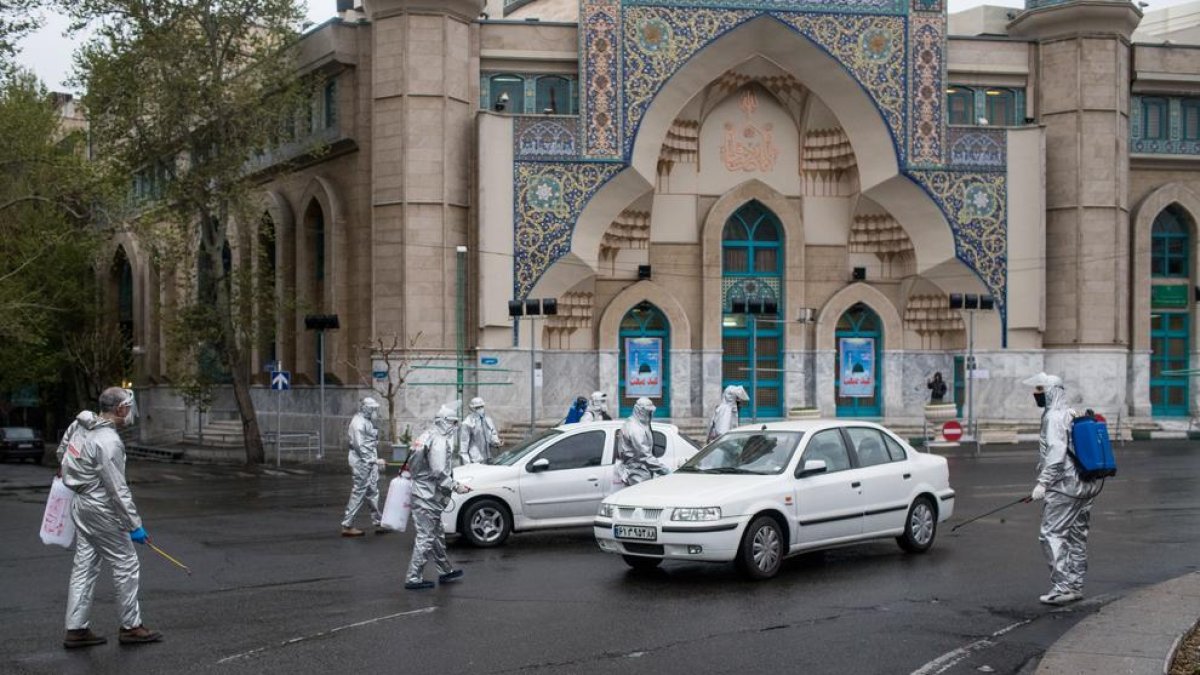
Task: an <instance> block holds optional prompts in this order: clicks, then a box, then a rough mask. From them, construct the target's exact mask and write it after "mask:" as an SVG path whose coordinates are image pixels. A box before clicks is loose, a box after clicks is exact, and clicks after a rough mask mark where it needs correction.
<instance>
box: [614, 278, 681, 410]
mask: <svg viewBox="0 0 1200 675" xmlns="http://www.w3.org/2000/svg"><path fill="white" fill-rule="evenodd" d="M618 342H619V343H620V348H621V365H620V371H621V375H620V399H621V400H620V404H619V409H620V415H621V417H628V416H629V415H630V414H631V413H632V412H633V404H634V403H637V400H638V399H639V398H641V397H642V396H646V397H647V398H649V399H650V400H652V401H654V407H655V411H654V417H656V418H660V417H670V416H671V324H669V323H667V317H666V316H665V315H664V314H663V313H662V310H660V309H659V308H658V307H655V306H654V305H652V304H650V303H649V302H642V303H638V305H637V306H636V307H634V308H633V309H631V310H629V311H628V312H626V313H625V317H624V318H623V319H621V332H620V334H619V340H618Z"/></svg>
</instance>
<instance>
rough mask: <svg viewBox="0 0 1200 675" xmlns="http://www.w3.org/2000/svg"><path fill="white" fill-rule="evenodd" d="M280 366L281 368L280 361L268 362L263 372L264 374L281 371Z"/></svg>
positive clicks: (264, 365)
mask: <svg viewBox="0 0 1200 675" xmlns="http://www.w3.org/2000/svg"><path fill="white" fill-rule="evenodd" d="M279 366H280V363H279V362H278V361H267V362H266V363H264V364H263V372H264V373H273V372H275V371H277V370H279V369H280V368H279Z"/></svg>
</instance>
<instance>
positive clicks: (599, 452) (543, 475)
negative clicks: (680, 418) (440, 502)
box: [442, 420, 700, 547]
mask: <svg viewBox="0 0 1200 675" xmlns="http://www.w3.org/2000/svg"><path fill="white" fill-rule="evenodd" d="M623 424H624V422H622V421H617V420H614V421H611V422H592V423H588V424H570V425H564V426H560V427H557V428H554V429H550V430H548V431H546V432H544V433H542V434H540V435H537V436H534V437H533V438H532V439H530V440H527V441H525V442H523V443H520V444H519V445H517V446H516V447H514V448H512V449H510V450H508V451H507V452H505V453H503V454H501V455H499V456H496V457H493V458H491V459H490V460H488V462H487V463H481V464H468V465H466V466H460V467H458V468H456V469H455V470H454V478H455V479H456V480H458V481H459V482H462V483H466V484H467V485H469V486H471V492H469V493H466V494H462V495H454V500H453V502H452V503H451V504H450V508H449V510H447V511H446V512H445V513H444V514H442V524H443V525H444V526H445V528H446V533H447V534H455V533H458V534H461V535H463V536H464V537H465V538H466V540H467V541H468V542H470V543H472V544H474V545H475V546H484V547H488V546H499V545H501V544H503V543H504V541H505V540H506V539H508V535H509V534H510V533H512V532H520V531H523V530H540V529H549V528H556V527H586V526H588V525H590V524H591V523H592V519H593V517H594V516H595V515H596V507H598V506H599V505H600V500H602V499H604V498H605V497H607V496H608V495H610V494H612V493H613V492H614V491H615V490H618V489H620V488H622V487H624V486H623V485H622V484H621V483H620V482H619V481H618V482H617V483H616V484H615V485H614V483H613V480H614V479H613V457H614V454H615V453H614V451H615V447H616V442H617V436H618V435H619V434H620V431H621V427H622V425H623ZM651 432H652V434H653V436H654V454H655V456H657V457H658V458H659V459H660V461H662V463H663V464H664V465H665V466H666V467H667V468H669V469H671V470H675V469H676V468H677V467H678V466H679V465H680V464H682V463H683V462H685V461H687V460H688V459H689V458H691V457H692V456H693V455H695V454H696V452H697V451H698V450H699V449H700V448H699V445H697V444H696V443H695V442H693V441H691V440H690V439H688V438H687V437H686V436H683V435H682V434H680V433H679V429H678V428H677V427H675V426H674V425H671V424H658V423H653V424H651Z"/></svg>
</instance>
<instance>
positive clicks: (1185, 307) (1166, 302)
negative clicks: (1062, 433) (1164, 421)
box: [1150, 204, 1192, 417]
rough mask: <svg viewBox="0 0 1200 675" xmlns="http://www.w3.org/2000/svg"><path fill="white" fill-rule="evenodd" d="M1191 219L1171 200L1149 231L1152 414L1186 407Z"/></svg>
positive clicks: (1178, 413)
mask: <svg viewBox="0 0 1200 675" xmlns="http://www.w3.org/2000/svg"><path fill="white" fill-rule="evenodd" d="M1191 229H1192V227H1191V218H1190V217H1189V216H1188V214H1187V213H1186V212H1184V211H1183V210H1182V209H1180V208H1179V207H1178V206H1176V205H1174V204H1172V205H1171V206H1168V207H1167V208H1165V209H1163V210H1162V212H1161V213H1159V214H1158V216H1157V217H1155V219H1154V226H1153V229H1151V231H1150V277H1151V284H1152V285H1151V288H1150V307H1151V309H1150V311H1151V314H1150V351H1151V353H1150V407H1151V411H1152V413H1153V415H1154V416H1155V417H1186V416H1188V414H1189V412H1190V410H1191V397H1190V395H1189V392H1188V382H1189V379H1190V377H1189V376H1188V375H1186V374H1182V373H1179V374H1172V373H1173V372H1176V371H1186V370H1188V369H1190V368H1191V345H1192V333H1191V308H1192V302H1191V301H1192V297H1191V296H1192V279H1191V256H1190V255H1189V251H1190V250H1191Z"/></svg>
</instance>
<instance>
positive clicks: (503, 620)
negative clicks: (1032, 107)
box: [0, 441, 1200, 675]
mask: <svg viewBox="0 0 1200 675" xmlns="http://www.w3.org/2000/svg"><path fill="white" fill-rule="evenodd" d="M1198 451H1200V447H1198V446H1197V444H1196V443H1194V442H1193V443H1189V442H1186V441H1157V442H1150V443H1137V444H1130V445H1127V446H1124V447H1121V448H1118V458H1119V462H1120V470H1121V474H1120V476H1118V477H1117V478H1116V479H1110V480H1109V481H1108V484H1107V486H1106V487H1105V489H1104V492H1103V493H1102V494H1101V495H1100V497H1099V498H1098V501H1097V505H1096V508H1095V511H1094V514H1093V530H1092V540H1091V547H1090V550H1091V558H1090V563H1091V564H1090V571H1089V575H1088V585H1087V588H1086V589H1085V592H1086V593H1087V596H1088V597H1087V599H1086V600H1085V601H1083V602H1082V603H1079V604H1077V605H1075V606H1072V607H1069V608H1047V607H1044V606H1042V605H1040V604H1038V602H1037V596H1038V595H1039V594H1041V593H1044V592H1045V591H1046V588H1047V586H1048V583H1047V576H1048V575H1047V570H1046V568H1045V564H1044V563H1043V561H1042V558H1041V552H1040V550H1039V548H1038V544H1037V533H1036V530H1037V521H1038V517H1039V511H1038V509H1037V507H1036V506H1031V505H1020V506H1016V507H1013V508H1011V509H1008V510H1006V511H1002V512H1000V513H998V514H996V515H994V516H990V517H988V518H985V519H983V520H980V521H978V522H976V523H973V524H971V525H969V526H966V527H964V528H962V529H961V530H959V531H958V532H957V533H953V534H952V533H951V532H950V527H949V526H952V525H954V524H956V523H958V522H961V521H963V520H965V519H966V518H968V517H970V516H972V515H974V514H977V513H982V512H984V511H986V510H988V509H990V508H995V507H996V506H999V505H1001V504H1004V503H1006V502H1010V501H1012V500H1014V499H1016V498H1018V497H1020V496H1022V495H1024V494H1027V493H1028V490H1029V489H1030V488H1031V487H1032V484H1033V464H1034V457H1033V451H1032V450H1031V449H1030V448H1028V447H1027V446H1023V447H1020V448H1016V449H1012V448H1008V447H1004V446H1001V447H995V446H992V447H985V448H984V453H983V456H982V457H980V458H974V457H970V456H967V457H952V458H951V459H950V464H951V482H952V485H953V487H954V488H955V489H956V490H957V491H958V504H957V507H956V516H955V517H954V519H952V520H951V522H950V523H948V524H943V526H942V528H941V530H940V531H939V534H938V540H937V542H936V543H935V545H934V547H933V550H932V551H930V552H929V553H928V554H926V555H918V556H913V555H906V554H904V553H902V552H901V551H900V549H899V548H898V547H897V546H896V545H895V544H894V543H893V542H891V541H890V540H889V541H883V542H876V543H869V544H864V545H859V546H854V547H850V548H844V549H838V550H835V551H827V552H823V553H813V554H808V555H803V556H800V557H797V558H793V559H791V560H789V561H788V562H787V563H785V566H784V569H783V571H782V572H781V574H780V576H779V577H777V578H776V579H773V580H771V581H767V582H761V583H752V582H747V581H743V580H742V579H741V578H739V577H738V575H737V574H736V573H735V572H734V570H733V568H732V566H730V565H703V564H692V563H686V564H685V563H674V564H667V565H665V566H664V567H663V568H662V569H661V570H657V571H655V572H653V573H634V572H631V571H629V570H627V568H626V567H625V565H624V563H622V562H621V560H620V558H618V557H616V556H610V555H605V554H602V553H600V552H599V551H598V549H597V548H596V547H595V545H594V543H593V541H592V537H591V532H590V530H589V529H586V528H585V529H574V530H566V531H561V532H555V533H524V534H517V535H514V536H513V537H512V538H511V539H510V540H509V543H508V545H507V546H505V547H503V548H500V549H489V550H478V549H472V548H468V547H465V546H460V545H452V547H451V551H450V553H451V558H452V559H453V560H454V561H455V563H456V564H458V565H460V566H461V567H462V568H463V569H464V570H465V571H466V578H465V579H464V580H463V581H462V582H461V583H459V584H455V585H449V586H444V587H440V588H436V589H434V590H432V591H425V592H411V591H405V590H403V589H402V587H401V586H402V581H403V573H404V568H405V566H406V565H407V563H408V557H409V552H410V547H411V543H412V538H411V533H410V534H392V535H387V536H370V535H369V536H367V537H365V538H362V539H342V538H341V537H339V536H338V530H339V525H338V520H339V518H340V516H341V511H342V508H343V507H344V504H345V500H346V498H347V497H348V494H349V487H350V484H349V483H350V479H349V476H347V475H335V474H330V473H327V472H312V471H305V470H297V469H294V468H287V467H285V468H284V469H283V470H280V471H277V470H275V469H273V468H272V469H270V470H264V469H254V470H248V469H245V468H243V467H227V466H213V465H185V464H161V463H153V462H134V463H131V464H130V468H129V474H130V478H131V482H132V487H133V492H134V497H135V499H136V501H137V503H138V506H139V509H140V510H141V512H142V515H143V518H144V520H145V522H146V528H147V530H148V531H149V532H150V534H151V536H152V537H153V539H154V541H155V543H157V544H158V545H159V546H160V547H161V548H163V549H164V550H165V551H167V552H168V553H170V554H171V555H173V556H175V557H177V558H179V559H181V560H182V561H183V562H185V563H187V564H188V565H190V566H191V567H192V569H193V570H194V572H195V573H194V575H193V576H191V577H189V576H186V575H185V574H184V573H183V572H181V571H180V570H178V569H176V568H174V567H172V566H170V565H169V564H168V563H167V562H166V561H164V560H162V559H160V558H158V557H157V556H156V555H154V554H153V553H152V552H150V551H148V550H146V549H139V550H140V551H141V552H142V596H141V597H142V611H143V614H144V617H145V620H146V622H147V624H148V625H150V626H151V627H153V628H156V629H159V630H162V631H163V632H164V633H165V635H166V640H165V641H164V642H162V643H160V644H155V645H148V646H141V647H121V646H119V645H116V644H113V643H110V644H108V645H104V646H101V647H97V648H93V649H90V650H84V651H78V652H75V651H73V652H66V651H64V650H63V649H62V648H61V646H60V641H61V638H62V614H63V611H64V605H65V598H66V582H67V576H68V574H69V571H70V564H71V554H70V552H68V551H65V550H62V549H58V548H53V547H47V546H43V545H42V544H41V542H40V541H39V540H38V538H37V527H38V523H39V520H40V517H41V512H42V508H43V505H44V500H45V495H46V490H47V486H48V485H49V482H50V478H51V475H52V472H51V471H50V470H49V469H46V468H43V467H34V466H32V465H17V464H4V465H0V537H2V540H3V542H4V546H3V548H2V549H0V628H2V630H0V672H4V673H24V672H37V673H71V672H81V673H83V672H87V673H118V672H120V673H142V672H145V673H168V672H230V673H241V672H255V673H259V672H267V673H275V672H279V673H284V672H288V673H323V672H351V671H358V670H363V671H367V670H371V671H382V672H402V673H409V672H422V673H423V672H436V673H439V675H441V674H442V673H508V672H520V673H642V672H645V673H652V672H653V673H662V672H668V673H720V672H731V673H732V672H739V673H741V672H764V671H766V670H768V669H781V670H783V671H785V672H805V673H866V674H870V673H881V674H892V673H921V674H922V675H934V674H935V673H951V674H954V673H977V672H994V673H1032V672H1033V671H1034V669H1035V668H1036V666H1037V663H1038V661H1039V659H1040V658H1041V656H1042V655H1043V653H1045V652H1046V650H1047V649H1048V648H1049V647H1050V645H1052V644H1053V643H1054V642H1055V641H1056V640H1057V639H1058V638H1060V637H1061V636H1063V635H1064V634H1065V633H1066V632H1067V631H1068V630H1069V629H1071V628H1072V627H1073V626H1075V625H1076V624H1077V623H1079V622H1080V620H1081V619H1084V618H1087V617H1090V616H1093V615H1095V614H1096V612H1097V611H1098V610H1099V609H1100V608H1101V607H1103V606H1104V605H1106V604H1108V603H1111V602H1113V601H1115V600H1118V599H1120V598H1122V597H1123V596H1126V595H1129V594H1131V593H1134V592H1135V591H1137V590H1138V589H1141V588H1143V587H1145V586H1148V585H1151V584H1157V583H1160V582H1163V581H1166V580H1168V579H1171V578H1174V577H1178V576H1180V575H1183V574H1187V573H1189V572H1191V571H1194V570H1196V569H1197V568H1198V564H1200V555H1198V554H1200V536H1198V535H1200V519H1197V517H1196V516H1197V514H1198V512H1200V496H1198V495H1200V452H1198ZM362 525H365V519H364V521H363V522H361V523H360V526H362ZM432 573H433V572H432V570H430V571H429V574H430V575H432ZM106 574H107V573H106ZM93 627H94V628H95V629H96V630H97V631H98V632H100V633H102V634H105V635H107V636H109V637H110V638H115V634H116V629H117V626H116V610H115V607H114V605H113V602H112V589H111V583H109V581H108V578H107V576H105V577H104V578H103V579H102V581H101V583H100V584H99V586H98V592H97V603H96V606H95V609H94V612H93ZM113 642H114V643H115V640H113Z"/></svg>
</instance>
